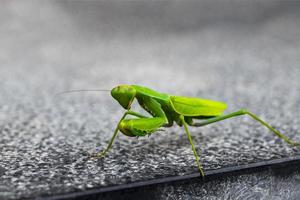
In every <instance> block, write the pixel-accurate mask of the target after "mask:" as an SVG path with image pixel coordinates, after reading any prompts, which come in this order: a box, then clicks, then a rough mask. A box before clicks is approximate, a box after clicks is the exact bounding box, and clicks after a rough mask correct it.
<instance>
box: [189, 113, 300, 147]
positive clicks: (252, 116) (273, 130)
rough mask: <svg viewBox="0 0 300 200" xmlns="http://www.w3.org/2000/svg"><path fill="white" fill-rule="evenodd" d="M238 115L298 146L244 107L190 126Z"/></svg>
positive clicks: (297, 144)
mask: <svg viewBox="0 0 300 200" xmlns="http://www.w3.org/2000/svg"><path fill="white" fill-rule="evenodd" d="M240 115H248V116H250V117H251V118H253V119H254V120H256V121H258V122H260V123H261V124H262V125H263V126H265V127H267V128H268V129H269V130H270V131H272V132H273V133H274V134H275V135H277V136H278V137H280V138H281V139H283V140H284V141H286V142H287V143H288V144H291V145H296V146H300V143H298V142H294V141H292V140H290V139H288V138H287V137H286V136H285V135H283V134H282V133H280V132H279V131H278V130H276V129H275V128H273V127H272V126H271V125H269V124H268V123H267V122H265V121H263V120H261V119H260V118H259V117H257V116H256V115H254V114H253V113H251V112H249V111H247V110H245V109H241V110H239V111H236V112H233V113H230V114H227V115H223V116H218V117H214V118H211V119H208V120H206V121H203V122H199V123H192V124H190V125H191V126H196V127H199V126H205V125H208V124H211V123H214V122H218V121H222V120H225V119H228V118H232V117H237V116H240Z"/></svg>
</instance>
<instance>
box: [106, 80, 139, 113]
mask: <svg viewBox="0 0 300 200" xmlns="http://www.w3.org/2000/svg"><path fill="white" fill-rule="evenodd" d="M135 95H136V90H135V89H134V88H133V87H131V86H130V85H119V86H117V87H115V88H113V89H112V90H111V96H112V97H113V98H114V99H116V100H117V101H118V102H119V103H120V105H121V106H122V107H123V108H125V109H127V110H129V109H130V107H131V104H132V101H133V99H134V97H135Z"/></svg>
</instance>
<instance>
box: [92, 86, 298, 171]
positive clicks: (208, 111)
mask: <svg viewBox="0 0 300 200" xmlns="http://www.w3.org/2000/svg"><path fill="white" fill-rule="evenodd" d="M111 95H112V97H113V98H114V99H115V100H117V101H118V102H119V104H120V105H121V106H122V107H123V108H124V109H126V112H125V113H124V114H123V116H122V117H121V119H120V120H119V122H118V124H117V127H116V129H115V131H114V133H113V135H112V138H111V139H110V141H109V143H108V146H107V147H106V149H105V150H104V151H102V152H99V153H96V154H95V155H94V156H95V157H98V158H99V157H103V156H105V155H106V153H107V152H108V151H109V149H110V148H111V147H112V145H113V142H114V140H115V138H116V136H117V134H118V132H119V131H120V132H122V133H123V134H124V135H126V136H129V137H142V136H146V135H150V134H152V133H154V132H156V131H158V130H159V129H160V128H162V127H171V126H173V124H174V122H175V123H176V124H177V125H179V126H180V127H182V126H183V127H184V130H185V132H186V135H187V138H188V140H189V142H190V144H191V148H192V151H193V154H194V156H195V159H196V164H197V167H198V169H199V172H200V174H201V176H202V177H204V171H203V168H202V165H201V163H200V158H199V156H198V154H197V151H196V149H195V146H194V143H193V140H192V136H191V133H190V131H189V128H188V126H193V127H202V126H206V125H208V124H212V123H215V122H219V121H222V120H225V119H228V118H233V117H237V116H241V115H248V116H250V117H251V118H253V119H254V120H256V121H258V122H259V123H261V124H262V125H263V126H265V127H267V128H268V129H269V130H270V131H271V132H273V133H274V134H275V135H277V136H278V137H280V138H281V139H283V140H284V141H285V142H287V143H288V144H291V145H297V146H300V143H297V142H294V141H291V140H290V139H288V138H287V137H286V136H285V135H283V134H282V133H280V132H279V131H278V130H276V129H275V128H273V127H272V126H270V125H269V124H268V123H266V122H265V121H263V120H262V119H260V118H259V117H257V116H256V115H255V114H253V113H251V112H249V111H247V110H246V109H240V110H238V111H235V112H231V113H229V114H223V113H224V111H225V110H226V108H227V105H226V104H225V103H223V102H218V101H213V100H208V99H201V98H194V97H184V96H174V95H169V94H165V93H160V92H157V91H155V90H152V89H150V88H147V87H143V86H139V85H119V86H116V87H114V88H113V89H112V90H111ZM134 99H136V100H137V101H138V103H139V105H140V106H141V107H142V108H143V109H144V110H145V111H147V112H148V113H149V114H150V115H151V117H149V116H144V115H142V114H140V113H137V112H134V111H132V110H131V105H132V103H133V101H134ZM128 115H130V116H134V117H135V118H130V119H126V116H128ZM194 120H199V121H198V122H194Z"/></svg>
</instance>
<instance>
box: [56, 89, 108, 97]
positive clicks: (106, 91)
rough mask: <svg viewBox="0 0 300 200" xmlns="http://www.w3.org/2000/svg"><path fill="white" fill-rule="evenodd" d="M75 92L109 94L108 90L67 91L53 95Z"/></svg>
mask: <svg viewBox="0 0 300 200" xmlns="http://www.w3.org/2000/svg"><path fill="white" fill-rule="evenodd" d="M75 92H110V90H67V91H63V92H59V93H57V94H55V96H58V95H62V94H67V93H75Z"/></svg>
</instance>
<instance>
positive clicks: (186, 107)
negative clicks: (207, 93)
mask: <svg viewBox="0 0 300 200" xmlns="http://www.w3.org/2000/svg"><path fill="white" fill-rule="evenodd" d="M170 102H171V105H172V107H173V109H174V110H175V112H177V113H178V114H181V115H184V116H191V117H192V116H219V115H221V114H223V112H224V110H225V109H226V108H227V105H226V104H225V103H222V102H218V101H212V100H207V99H199V98H192V97H181V96H170Z"/></svg>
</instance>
